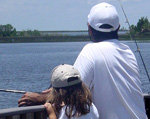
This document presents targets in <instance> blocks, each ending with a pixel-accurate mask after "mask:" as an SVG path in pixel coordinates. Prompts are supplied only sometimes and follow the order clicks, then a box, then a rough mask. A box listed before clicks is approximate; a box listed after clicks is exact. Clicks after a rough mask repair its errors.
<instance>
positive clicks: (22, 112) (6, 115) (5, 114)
mask: <svg viewBox="0 0 150 119" xmlns="http://www.w3.org/2000/svg"><path fill="white" fill-rule="evenodd" d="M144 101H145V109H146V114H147V115H148V119H150V94H144ZM0 119H47V113H46V109H45V108H44V107H43V106H42V105H39V106H27V107H16V108H8V109H0Z"/></svg>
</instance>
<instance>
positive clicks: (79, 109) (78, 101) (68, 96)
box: [47, 82, 92, 118]
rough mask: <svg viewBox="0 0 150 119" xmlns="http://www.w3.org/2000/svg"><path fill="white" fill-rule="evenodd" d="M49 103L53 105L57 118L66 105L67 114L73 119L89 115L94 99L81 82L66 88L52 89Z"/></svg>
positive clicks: (48, 99)
mask: <svg viewBox="0 0 150 119" xmlns="http://www.w3.org/2000/svg"><path fill="white" fill-rule="evenodd" d="M47 102H49V103H51V104H52V105H53V109H54V111H55V113H56V115H57V116H58V115H59V112H60V110H61V108H62V107H63V105H62V104H64V105H65V106H66V109H65V114H66V115H67V117H68V118H71V117H73V116H76V117H79V116H81V115H85V114H87V113H89V112H90V106H91V104H92V99H91V94H90V91H89V89H88V88H87V87H86V86H85V84H83V83H82V82H81V83H79V84H76V85H73V86H69V87H66V88H52V90H51V92H50V93H49V96H48V98H47ZM73 110H74V111H73Z"/></svg>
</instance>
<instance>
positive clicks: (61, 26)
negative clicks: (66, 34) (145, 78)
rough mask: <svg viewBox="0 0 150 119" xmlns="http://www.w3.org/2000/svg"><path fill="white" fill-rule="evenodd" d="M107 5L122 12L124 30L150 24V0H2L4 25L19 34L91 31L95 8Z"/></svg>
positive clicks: (1, 22) (0, 19)
mask: <svg viewBox="0 0 150 119" xmlns="http://www.w3.org/2000/svg"><path fill="white" fill-rule="evenodd" d="M100 2H107V3H110V4H112V5H114V6H115V7H116V9H117V11H118V14H119V19H120V25H121V28H122V27H125V28H128V24H127V23H126V19H125V16H124V14H123V11H122V9H121V7H120V3H121V5H122V6H123V8H124V11H125V13H126V15H127V17H128V21H129V23H130V24H131V25H132V24H134V25H136V24H137V22H138V20H139V19H140V18H141V17H147V18H148V19H149V21H150V0H120V2H119V0H0V25H5V24H11V25H12V26H13V27H15V28H16V30H17V31H22V30H39V31H62V30H69V31H72V30H87V16H88V14H89V12H90V9H91V7H92V6H94V5H96V4H98V3H100Z"/></svg>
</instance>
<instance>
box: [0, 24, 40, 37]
mask: <svg viewBox="0 0 150 119" xmlns="http://www.w3.org/2000/svg"><path fill="white" fill-rule="evenodd" d="M40 35H41V34H40V32H39V31H38V30H33V31H32V30H23V31H19V32H17V31H16V28H14V27H13V26H12V25H11V24H6V25H0V37H17V36H18V37H20V36H24V37H28V36H40Z"/></svg>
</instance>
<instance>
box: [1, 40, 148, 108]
mask: <svg viewBox="0 0 150 119" xmlns="http://www.w3.org/2000/svg"><path fill="white" fill-rule="evenodd" d="M87 43H88V42H61V43H60V42H54V43H12V44H0V89H14V90H24V91H34V92H39V91H42V90H45V89H47V88H48V87H49V77H50V72H51V70H52V69H53V68H54V67H55V66H56V65H59V64H65V63H67V64H73V63H74V61H75V59H76V57H77V56H78V54H79V52H80V51H81V49H82V48H83V46H84V45H85V44H87ZM124 43H125V44H127V45H129V46H130V47H131V49H132V50H133V52H134V53H135V55H136V57H137V59H138V63H139V66H140V74H141V82H142V90H143V92H144V93H148V92H150V83H149V80H148V78H147V76H146V74H145V70H144V67H143V65H142V62H141V59H140V57H139V54H138V52H136V47H135V43H133V42H124ZM138 45H139V47H140V50H141V53H142V56H143V58H144V61H145V64H146V67H147V69H148V71H149V70H150V63H149V61H150V43H138ZM21 96H22V94H16V93H8V92H0V109H3V108H10V107H17V101H18V99H19V98H20V97H21Z"/></svg>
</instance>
